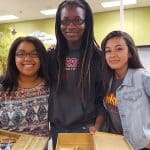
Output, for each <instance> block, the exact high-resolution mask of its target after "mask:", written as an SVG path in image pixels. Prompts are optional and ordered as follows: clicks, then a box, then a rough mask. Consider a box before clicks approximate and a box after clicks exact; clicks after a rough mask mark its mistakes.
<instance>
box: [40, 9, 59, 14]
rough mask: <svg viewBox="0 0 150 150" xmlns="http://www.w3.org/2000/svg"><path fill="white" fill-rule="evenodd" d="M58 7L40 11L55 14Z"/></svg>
mask: <svg viewBox="0 0 150 150" xmlns="http://www.w3.org/2000/svg"><path fill="white" fill-rule="evenodd" d="M56 11H57V9H47V10H42V11H40V12H41V13H42V14H44V15H55V14H56Z"/></svg>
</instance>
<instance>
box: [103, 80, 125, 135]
mask: <svg viewBox="0 0 150 150" xmlns="http://www.w3.org/2000/svg"><path fill="white" fill-rule="evenodd" d="M122 81H123V79H113V82H112V86H111V91H110V92H109V93H108V94H107V96H106V97H105V104H106V106H107V110H108V113H109V116H110V118H109V119H110V121H109V132H111V133H114V134H121V135H122V134H123V129H122V125H121V120H120V115H119V110H118V100H117V98H116V89H117V88H118V87H119V86H120V85H121V83H122Z"/></svg>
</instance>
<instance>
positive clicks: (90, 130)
mask: <svg viewBox="0 0 150 150" xmlns="http://www.w3.org/2000/svg"><path fill="white" fill-rule="evenodd" d="M96 131H98V129H97V128H96V127H95V126H91V127H89V132H90V133H91V134H94V133H95V132H96Z"/></svg>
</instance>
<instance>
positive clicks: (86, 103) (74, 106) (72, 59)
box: [49, 50, 103, 128]
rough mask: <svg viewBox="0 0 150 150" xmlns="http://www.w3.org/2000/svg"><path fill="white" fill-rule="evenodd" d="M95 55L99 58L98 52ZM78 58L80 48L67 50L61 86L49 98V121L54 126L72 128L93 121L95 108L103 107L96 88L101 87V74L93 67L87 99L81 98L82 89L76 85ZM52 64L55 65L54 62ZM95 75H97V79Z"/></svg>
mask: <svg viewBox="0 0 150 150" xmlns="http://www.w3.org/2000/svg"><path fill="white" fill-rule="evenodd" d="M96 57H97V59H98V60H101V58H100V55H99V54H97V55H96ZM79 58H80V50H70V51H69V53H68V55H67V56H66V61H65V75H64V79H63V82H62V88H61V90H60V91H59V92H56V91H55V90H54V91H53V92H52V94H51V98H50V99H49V121H50V122H51V124H52V125H54V126H58V127H67V128H73V127H78V126H81V125H86V124H88V123H89V124H91V123H94V122H95V118H96V116H97V110H98V109H99V110H101V107H103V104H102V97H100V96H101V95H100V92H101V91H99V90H98V88H99V87H101V83H100V81H101V80H100V78H101V76H100V74H99V75H98V74H97V71H96V70H95V69H93V70H95V71H94V72H93V78H94V79H93V80H92V83H91V90H90V92H89V93H88V95H87V99H85V100H82V97H81V96H82V94H81V92H82V90H81V88H80V87H79V86H78V80H79V75H78V69H77V68H78V64H79ZM95 59H96V58H95ZM52 65H53V66H55V64H54V63H53V64H52ZM99 67H101V66H99ZM56 75H57V73H56V74H55V76H56ZM96 77H99V80H97V79H96ZM96 98H98V101H97V102H96V101H95V100H96ZM102 109H103V108H102Z"/></svg>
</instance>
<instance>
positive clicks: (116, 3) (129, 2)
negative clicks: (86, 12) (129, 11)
mask: <svg viewBox="0 0 150 150" xmlns="http://www.w3.org/2000/svg"><path fill="white" fill-rule="evenodd" d="M120 4H121V1H119V0H118V1H112V2H103V3H101V5H102V6H103V7H104V8H108V7H116V6H120ZM132 4H136V0H123V5H132Z"/></svg>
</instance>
